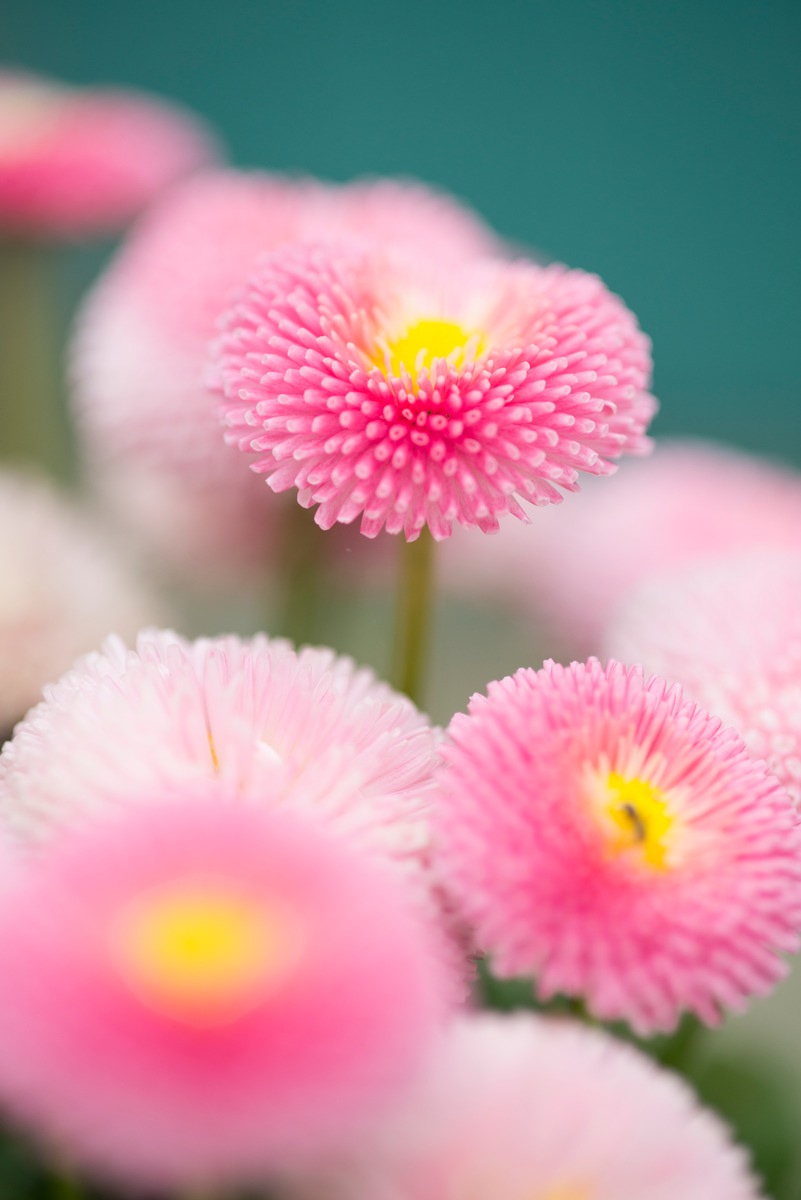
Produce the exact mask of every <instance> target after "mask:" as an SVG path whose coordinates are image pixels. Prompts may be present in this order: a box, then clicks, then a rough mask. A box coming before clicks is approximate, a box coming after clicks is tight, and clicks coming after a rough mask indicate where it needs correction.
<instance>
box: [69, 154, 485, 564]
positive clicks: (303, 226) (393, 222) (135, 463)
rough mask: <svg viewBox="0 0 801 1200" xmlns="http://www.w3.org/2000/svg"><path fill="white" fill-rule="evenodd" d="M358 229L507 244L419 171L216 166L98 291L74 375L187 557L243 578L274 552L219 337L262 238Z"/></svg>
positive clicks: (122, 482)
mask: <svg viewBox="0 0 801 1200" xmlns="http://www.w3.org/2000/svg"><path fill="white" fill-rule="evenodd" d="M356 231H359V232H360V234H361V235H362V236H365V237H368V238H370V239H371V240H374V241H376V242H381V241H384V240H391V241H392V244H393V245H395V246H400V247H403V246H413V247H415V248H416V249H417V250H419V251H420V252H421V253H430V252H431V251H432V250H433V249H434V248H436V249H437V252H438V253H439V254H440V255H444V256H445V257H446V258H456V257H457V256H464V255H466V254H473V255H476V254H486V253H490V252H491V251H492V250H495V249H497V242H496V241H495V239H494V238H493V236H492V235H491V234H490V232H489V230H488V229H487V228H486V227H485V226H484V225H483V224H482V223H481V222H480V221H479V220H478V218H476V217H474V216H473V214H472V213H471V212H469V210H467V209H465V208H463V207H462V206H461V205H459V204H458V203H457V202H456V201H455V200H453V199H451V198H450V197H448V196H446V195H442V194H440V193H438V192H436V191H433V190H431V189H429V188H426V187H423V186H422V185H419V184H413V183H399V182H394V181H392V180H379V181H376V182H364V183H356V184H350V185H347V186H343V187H335V186H333V185H324V184H322V183H318V182H316V181H314V180H310V179H291V178H281V177H280V176H270V175H267V174H255V173H252V174H245V173H241V172H236V171H214V172H207V173H205V174H202V175H199V176H197V177H195V178H193V179H191V180H189V181H187V182H186V183H184V184H183V185H182V186H180V187H177V188H174V189H173V190H172V191H171V192H169V193H168V194H167V195H165V196H164V197H163V198H162V199H161V200H160V201H159V203H157V204H156V205H154V206H153V208H151V209H150V210H149V211H148V213H147V214H146V215H145V217H144V218H143V219H142V221H141V222H140V223H139V225H138V226H137V227H136V229H135V230H134V231H133V233H132V234H131V236H130V237H129V238H128V240H127V241H126V243H125V244H124V246H123V247H122V248H121V249H120V251H119V252H118V254H117V256H116V258H115V259H114V260H113V262H112V264H111V266H110V267H109V269H108V270H107V271H106V272H105V274H104V276H103V277H102V278H101V280H100V282H99V283H98V285H97V286H96V288H95V289H94V291H93V293H92V294H91V295H90V297H89V299H88V301H87V303H86V305H85V306H84V310H83V312H82V315H81V317H80V320H79V324H78V328H77V333H76V336H75V339H74V344H73V351H72V374H73V380H74V383H73V394H74V407H75V412H76V416H77V419H78V426H79V431H80V433H81V436H82V441H83V444H84V450H85V453H86V455H87V457H88V459H89V460H90V462H91V467H92V474H93V476H94V479H95V482H96V484H97V486H98V487H99V488H100V490H101V491H102V494H103V495H104V497H105V498H106V500H107V501H108V502H109V503H110V504H111V505H112V507H113V510H114V512H115V514H116V515H117V516H118V517H119V518H120V520H122V521H124V522H125V524H126V525H127V526H128V527H129V528H131V529H132V530H133V531H134V532H135V533H136V534H137V536H138V537H139V539H140V541H141V542H142V543H143V544H144V545H147V546H149V547H151V548H152V549H153V550H154V551H155V552H156V553H157V554H160V556H161V557H162V558H163V559H164V560H166V561H169V562H170V564H171V565H172V566H173V567H174V566H176V565H177V566H178V567H180V568H181V569H182V570H183V571H184V572H187V573H190V574H194V575H195V576H196V577H198V578H201V579H202V578H207V577H210V576H211V575H212V573H213V575H214V577H215V578H216V579H219V577H220V575H221V574H222V575H223V576H224V577H227V578H229V579H230V578H231V577H232V575H233V578H234V580H237V579H238V578H239V577H241V575H242V574H243V573H247V572H248V571H251V572H255V571H257V570H258V571H261V570H263V565H264V562H265V561H269V559H270V557H271V554H272V553H273V552H274V549H275V546H274V541H275V536H276V517H277V516H279V515H280V505H279V501H277V500H276V499H275V497H274V496H272V495H271V493H270V492H269V491H268V489H267V488H265V487H264V485H263V483H262V481H260V480H259V479H258V478H256V476H254V475H252V474H251V473H250V472H249V471H247V470H243V464H242V461H241V458H240V456H239V455H238V453H237V451H236V450H235V449H234V448H233V447H227V446H225V444H224V443H223V440H222V438H221V436H220V427H219V422H218V421H217V419H216V412H215V410H216V407H217V400H216V398H214V397H212V396H210V395H209V393H208V391H207V389H206V388H205V386H204V384H203V381H202V375H203V366H204V360H205V356H206V348H207V345H208V342H209V341H210V340H211V338H212V336H213V334H214V331H215V320H216V318H217V316H218V315H219V313H220V312H221V311H222V310H223V308H224V307H225V305H226V304H227V303H228V302H229V300H230V298H231V293H232V291H233V290H234V289H235V288H236V287H238V286H239V285H240V284H241V283H242V282H243V281H244V280H245V279H246V278H247V275H248V273H249V272H250V270H251V269H252V267H253V264H254V261H255V260H256V257H257V255H258V254H259V253H260V252H262V251H265V250H270V249H273V248H274V247H276V246H279V245H281V244H283V243H285V242H289V241H294V240H299V239H303V238H320V237H324V236H329V235H330V234H331V233H332V232H333V233H350V234H353V233H354V232H356ZM221 567H225V568H226V570H225V571H221Z"/></svg>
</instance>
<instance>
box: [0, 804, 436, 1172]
mask: <svg viewBox="0 0 801 1200" xmlns="http://www.w3.org/2000/svg"><path fill="white" fill-rule="evenodd" d="M0 931H2V932H1V933H0V964H1V965H0V970H2V974H3V979H4V981H5V982H4V987H3V989H2V995H1V996H0V1096H2V1097H3V1100H4V1102H5V1103H6V1104H7V1105H8V1106H9V1108H10V1110H11V1111H12V1112H13V1113H14V1114H15V1115H16V1116H17V1117H18V1118H19V1119H20V1120H22V1121H23V1122H24V1123H26V1124H27V1125H29V1126H30V1128H31V1129H32V1130H33V1131H34V1132H36V1133H38V1134H39V1135H40V1136H41V1137H43V1138H46V1139H48V1140H49V1141H50V1142H51V1144H55V1145H58V1147H59V1148H60V1153H61V1155H62V1156H64V1155H67V1156H69V1157H71V1158H74V1159H76V1160H77V1161H78V1162H80V1163H84V1164H86V1165H87V1166H88V1167H90V1168H92V1169H94V1170H95V1171H97V1172H99V1173H101V1174H107V1175H111V1176H114V1177H115V1178H119V1179H120V1180H121V1181H125V1182H127V1183H128V1185H129V1186H130V1185H137V1186H139V1187H147V1188H150V1187H154V1186H159V1187H165V1186H168V1187H171V1188H172V1187H176V1186H180V1187H183V1186H188V1187H195V1186H197V1187H200V1188H203V1187H205V1186H207V1185H210V1184H211V1183H216V1182H218V1181H221V1180H225V1181H229V1180H236V1181H238V1180H241V1179H246V1180H247V1179H252V1178H259V1179H262V1178H264V1176H265V1175H269V1173H270V1172H271V1171H275V1170H278V1169H284V1168H286V1167H287V1166H288V1165H291V1164H297V1163H298V1162H306V1161H307V1156H308V1155H310V1154H316V1153H319V1152H321V1151H322V1150H329V1151H330V1150H331V1149H333V1148H336V1147H338V1146H339V1145H340V1143H341V1142H342V1140H343V1139H348V1143H350V1141H351V1139H353V1138H354V1137H356V1136H361V1135H362V1134H363V1132H364V1128H365V1126H369V1125H370V1124H371V1123H372V1121H373V1120H374V1116H375V1114H376V1113H377V1112H379V1111H380V1110H381V1109H382V1108H384V1107H386V1106H387V1105H388V1104H390V1103H393V1102H394V1101H395V1100H396V1098H397V1094H398V1092H399V1090H402V1089H403V1088H404V1087H405V1086H406V1085H407V1083H408V1082H409V1080H410V1079H411V1077H412V1076H413V1074H414V1072H415V1070H416V1068H417V1067H418V1066H419V1064H420V1061H421V1058H422V1056H423V1055H424V1053H425V1052H426V1050H427V1049H428V1047H429V1043H430V1040H431V1038H432V1036H434V1034H435V1033H436V1031H437V1029H438V1026H439V1023H440V1021H441V1019H442V1016H443V1013H444V1002H443V995H442V992H443V989H442V974H441V971H440V969H439V966H438V963H437V960H436V955H435V954H434V955H432V954H430V953H429V951H428V946H427V937H426V930H425V929H424V928H423V927H421V926H420V924H419V923H418V921H417V920H416V918H415V917H414V916H413V915H412V913H411V911H410V910H409V908H408V906H407V904H406V897H405V896H404V893H403V889H402V888H400V887H399V886H398V881H397V880H396V879H395V878H393V872H392V870H391V869H389V868H387V866H386V865H384V866H383V867H380V866H379V865H377V864H376V863H371V862H368V861H367V860H365V859H363V858H362V857H361V856H360V855H359V854H357V853H356V852H355V850H354V849H353V848H352V847H349V846H347V845H346V844H345V843H344V842H343V841H342V840H341V839H337V838H334V837H332V836H331V835H330V834H324V833H323V832H322V831H321V830H320V829H319V828H318V827H315V826H314V825H310V824H309V823H308V822H305V821H303V820H302V819H300V818H299V817H298V816H297V814H295V813H290V812H288V811H282V812H275V811H264V810H260V809H257V808H255V807H253V806H251V805H246V804H235V803H232V804H221V803H220V802H219V799H218V798H215V797H213V796H211V795H209V794H208V793H207V795H206V797H205V799H198V797H197V796H196V795H195V794H194V791H193V789H192V788H191V787H188V788H187V789H185V791H184V794H183V796H182V797H181V796H179V795H178V794H177V793H176V794H174V795H173V796H171V797H170V798H169V799H166V800H165V801H164V802H163V803H160V804H149V805H147V806H140V807H139V808H138V809H135V810H129V811H128V812H126V813H124V814H119V813H118V814H116V816H115V819H113V820H109V821H100V822H97V823H96V824H95V825H93V826H91V827H88V828H85V829H82V830H80V831H73V833H72V835H67V836H66V837H64V838H63V839H62V840H60V841H58V842H57V843H54V844H53V845H52V846H50V847H48V848H47V850H46V851H44V852H43V853H42V855H40V856H38V857H36V858H35V859H33V860H31V862H30V863H29V864H28V868H27V870H26V871H25V872H24V873H22V874H21V875H20V876H19V878H18V879H17V880H16V881H15V882H14V883H13V884H12V885H11V886H10V887H9V888H7V889H5V890H4V892H3V893H2V894H1V895H0Z"/></svg>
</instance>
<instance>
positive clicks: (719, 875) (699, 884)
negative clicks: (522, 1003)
mask: <svg viewBox="0 0 801 1200" xmlns="http://www.w3.org/2000/svg"><path fill="white" fill-rule="evenodd" d="M449 734H450V738H449V742H448V744H446V746H445V748H444V751H443V753H444V756H445V758H446V761H447V764H448V766H447V767H446V769H445V770H444V771H443V772H442V776H441V788H442V795H441V798H440V805H441V811H440V817H439V834H440V842H441V847H440V849H441V855H440V860H441V867H442V870H443V872H444V875H445V879H446V881H447V882H448V883H449V884H450V886H451V887H452V889H453V892H454V895H455V897H456V899H457V900H458V901H460V902H461V904H462V905H463V908H464V911H465V913H466V915H467V916H468V917H469V918H471V919H472V921H473V922H474V923H475V926H476V934H477V940H478V943H479V945H480V947H481V948H482V949H484V950H486V951H488V952H489V953H490V955H491V960H492V964H493V967H494V968H495V969H496V970H497V971H498V972H499V973H500V974H502V975H534V976H535V977H536V980H537V985H538V989H539V992H540V994H541V995H542V996H544V997H548V996H551V995H554V994H555V993H558V992H564V993H568V994H571V995H578V996H582V997H584V998H585V999H586V1002H587V1004H588V1007H589V1008H590V1010H591V1011H592V1012H593V1013H594V1014H595V1015H596V1016H598V1017H600V1018H603V1019H621V1018H622V1019H625V1020H627V1021H629V1022H630V1023H631V1024H632V1025H633V1026H634V1027H635V1028H636V1029H637V1030H638V1031H640V1032H643V1033H649V1032H652V1031H654V1030H659V1029H662V1030H669V1029H671V1028H673V1026H674V1025H675V1023H676V1021H677V1019H678V1016H679V1014H680V1012H681V1010H682V1009H683V1008H687V1009H690V1010H692V1011H694V1012H695V1013H697V1014H698V1016H700V1017H701V1018H702V1020H704V1021H707V1022H709V1023H715V1022H716V1021H717V1020H718V1019H719V1016H720V1010H721V1008H723V1007H726V1006H728V1007H732V1008H735V1009H739V1008H742V1007H743V1005H744V1003H745V1000H746V998H747V997H748V996H749V995H752V994H761V993H764V992H767V991H769V990H770V988H771V987H772V986H773V984H774V983H775V982H776V981H777V980H778V979H779V978H781V977H782V975H783V974H784V972H785V966H784V963H783V962H782V960H781V959H780V958H779V957H778V955H777V951H793V950H796V949H797V947H798V940H799V939H798V934H799V928H801V841H800V839H799V829H798V824H797V817H796V814H795V812H794V810H793V808H792V805H791V803H790V800H789V797H788V796H787V794H786V793H785V792H784V791H783V789H782V788H781V787H780V786H779V784H778V782H777V781H776V780H775V779H774V778H773V776H771V775H769V774H768V772H767V770H766V769H765V767H764V764H762V763H759V762H756V761H754V760H753V759H751V758H750V756H749V755H748V753H747V751H746V749H745V747H744V745H743V743H742V742H741V741H740V739H739V738H738V737H737V736H736V735H735V734H734V733H733V732H731V731H724V730H723V729H722V727H721V724H720V721H719V720H717V719H716V718H714V717H711V716H709V715H708V714H707V713H706V712H704V711H703V710H702V709H699V708H697V707H696V706H695V705H694V704H692V703H690V702H689V701H686V700H685V699H684V698H683V696H682V693H681V690H680V689H679V688H677V687H674V688H668V687H667V685H666V684H665V683H664V682H663V681H662V680H660V679H659V678H657V677H652V678H650V679H649V680H648V681H647V682H646V681H645V680H644V679H643V675H642V672H641V670H640V669H638V668H636V667H635V668H631V669H627V668H625V667H623V666H621V665H620V664H619V663H610V665H609V666H608V667H607V668H606V669H605V670H604V669H603V668H602V667H601V665H600V664H599V663H598V662H597V661H596V660H594V659H591V660H590V661H589V662H588V663H587V664H586V665H583V664H578V663H574V664H573V665H572V666H571V667H569V668H565V667H560V666H557V665H555V664H554V663H547V664H546V665H545V667H544V668H543V669H542V670H541V671H531V670H521V671H518V672H517V674H516V675H514V676H512V677H510V678H507V679H504V680H502V681H500V682H499V683H493V684H490V687H489V693H488V697H483V696H476V697H474V698H473V700H472V702H471V705H470V715H469V716H465V715H461V714H459V715H457V716H456V717H455V718H454V719H453V721H452V722H451V726H450V730H449Z"/></svg>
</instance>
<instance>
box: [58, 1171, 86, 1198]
mask: <svg viewBox="0 0 801 1200" xmlns="http://www.w3.org/2000/svg"><path fill="white" fill-rule="evenodd" d="M48 1190H49V1193H50V1195H51V1196H52V1197H53V1200H87V1192H86V1191H85V1190H84V1188H83V1186H82V1185H81V1184H80V1183H79V1181H78V1179H77V1178H76V1177H75V1175H73V1174H72V1173H71V1172H69V1171H62V1172H60V1173H59V1174H58V1175H54V1176H53V1177H52V1179H51V1181H50V1187H49V1189H48Z"/></svg>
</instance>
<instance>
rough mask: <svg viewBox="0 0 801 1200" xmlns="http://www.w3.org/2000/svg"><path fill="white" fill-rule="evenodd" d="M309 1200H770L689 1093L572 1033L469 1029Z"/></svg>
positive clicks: (652, 1069) (491, 1022)
mask: <svg viewBox="0 0 801 1200" xmlns="http://www.w3.org/2000/svg"><path fill="white" fill-rule="evenodd" d="M316 1183H317V1189H318V1190H315V1189H314V1187H312V1188H310V1189H309V1191H308V1193H306V1192H304V1193H303V1195H304V1197H306V1196H307V1195H308V1200H313V1197H314V1196H318V1195H326V1196H330V1197H331V1198H332V1200H452V1198H453V1197H456V1196H458V1197H462V1196H464V1197H468V1196H469V1197H477V1198H478V1197H480V1198H481V1200H484V1198H485V1197H490V1196H502V1197H509V1200H678V1197H681V1200H757V1198H758V1197H759V1196H760V1195H761V1191H760V1189H759V1187H758V1185H757V1183H756V1180H755V1179H754V1178H753V1176H752V1175H751V1172H750V1170H749V1166H748V1161H747V1158H746V1155H745V1153H744V1152H743V1151H742V1150H740V1149H739V1148H737V1147H735V1146H734V1145H733V1144H732V1141H731V1138H730V1135H729V1133H728V1130H727V1129H726V1127H725V1126H724V1125H723V1123H722V1122H721V1121H720V1120H719V1119H718V1118H717V1117H716V1116H714V1115H713V1114H712V1113H711V1112H707V1111H705V1110H704V1109H702V1108H701V1107H700V1106H699V1105H698V1103H697V1101H696V1100H695V1097H694V1096H693V1095H692V1093H691V1092H690V1090H689V1088H688V1087H687V1086H686V1084H684V1083H683V1082H682V1081H680V1080H679V1079H678V1078H677V1077H676V1076H674V1075H672V1074H669V1073H668V1072H667V1071H663V1070H660V1069H659V1068H658V1067H656V1066H655V1065H654V1064H653V1063H652V1062H651V1061H650V1060H649V1059H648V1058H646V1057H645V1056H644V1055H642V1054H640V1053H639V1052H638V1051H636V1050H634V1049H633V1048H632V1047H630V1046H626V1045H624V1044H623V1043H622V1042H620V1041H618V1040H616V1039H613V1038H611V1037H609V1036H608V1035H607V1034H604V1033H601V1032H599V1031H595V1030H591V1029H587V1028H586V1027H584V1026H581V1025H579V1024H578V1023H574V1022H572V1021H557V1020H554V1019H546V1018H542V1017H535V1016H532V1015H525V1016H523V1015H518V1016H514V1017H508V1018H503V1019H502V1018H499V1017H497V1016H490V1015H482V1016H473V1017H469V1018H463V1019H461V1020H459V1021H457V1022H456V1023H455V1024H454V1025H453V1026H452V1028H451V1030H450V1035H449V1037H448V1039H447V1040H446V1041H445V1042H444V1043H443V1044H442V1046H441V1048H440V1049H439V1051H438V1053H437V1054H436V1055H435V1056H434V1058H433V1059H432V1061H431V1063H430V1067H429V1070H428V1071H427V1073H426V1075H425V1077H424V1080H423V1082H422V1084H421V1086H420V1088H419V1090H418V1091H417V1092H416V1093H415V1096H414V1100H413V1103H412V1104H410V1105H408V1107H406V1108H405V1109H404V1110H403V1112H402V1113H401V1114H400V1116H398V1117H397V1118H396V1119H395V1122H394V1124H393V1125H392V1126H391V1127H390V1129H389V1130H388V1131H387V1132H386V1133H385V1134H384V1136H383V1139H381V1140H378V1139H376V1140H375V1141H374V1142H373V1143H372V1144H371V1147H370V1152H367V1151H366V1152H364V1154H363V1155H361V1156H360V1159H359V1161H358V1162H357V1163H354V1164H353V1165H351V1167H350V1169H349V1170H348V1169H346V1170H344V1171H341V1172H340V1174H339V1176H337V1175H335V1174H332V1176H331V1178H328V1179H325V1180H324V1186H323V1187H322V1188H320V1186H319V1184H320V1181H316Z"/></svg>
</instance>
